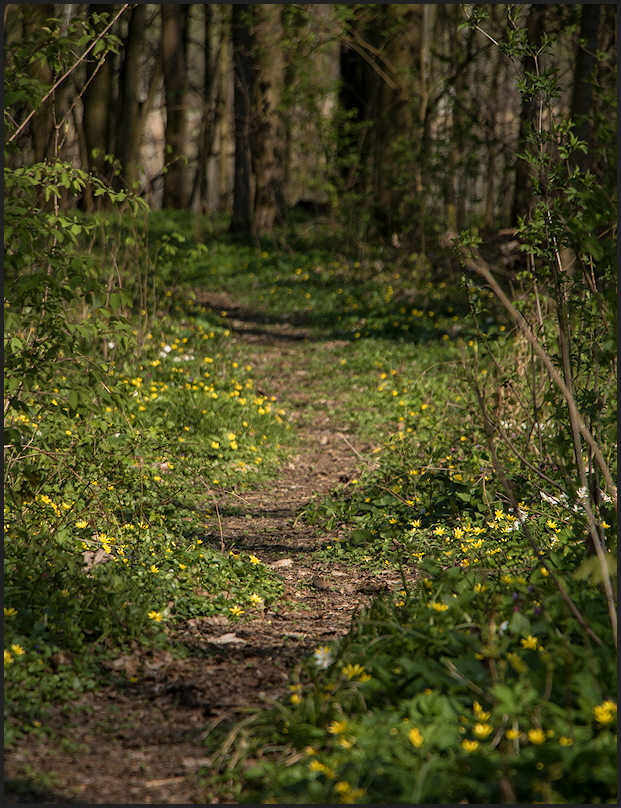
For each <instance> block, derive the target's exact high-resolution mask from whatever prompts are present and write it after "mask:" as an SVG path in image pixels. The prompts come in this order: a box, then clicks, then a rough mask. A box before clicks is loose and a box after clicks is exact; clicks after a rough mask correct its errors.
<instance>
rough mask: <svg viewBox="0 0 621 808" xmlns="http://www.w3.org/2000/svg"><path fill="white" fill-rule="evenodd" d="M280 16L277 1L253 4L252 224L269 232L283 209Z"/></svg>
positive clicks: (262, 232) (281, 216) (283, 175)
mask: <svg viewBox="0 0 621 808" xmlns="http://www.w3.org/2000/svg"><path fill="white" fill-rule="evenodd" d="M282 35H283V27H282V18H281V7H280V5H279V4H273V5H267V4H258V5H256V6H255V26H254V39H255V43H254V44H255V48H254V53H255V58H256V81H255V85H254V91H255V93H254V99H253V112H252V122H251V124H252V125H251V135H250V147H251V153H252V170H253V174H254V179H255V197H254V223H255V232H256V234H257V235H258V236H260V235H262V234H264V233H271V232H272V231H273V229H274V227H275V226H276V225H277V224H279V223H281V222H282V218H283V212H284V178H285V172H284V157H285V146H286V144H285V132H284V127H283V123H282V120H281V114H280V109H279V107H280V103H281V100H282V87H283V70H284V64H283V61H284V60H283V53H282Z"/></svg>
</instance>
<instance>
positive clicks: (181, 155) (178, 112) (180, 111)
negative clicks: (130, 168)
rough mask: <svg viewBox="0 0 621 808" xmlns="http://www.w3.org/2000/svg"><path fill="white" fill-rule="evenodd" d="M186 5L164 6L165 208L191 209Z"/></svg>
mask: <svg viewBox="0 0 621 808" xmlns="http://www.w3.org/2000/svg"><path fill="white" fill-rule="evenodd" d="M188 10H189V5H188V4H187V3H184V4H179V5H174V4H172V3H163V4H162V5H161V13H162V57H163V68H164V89H165V95H166V131H165V147H164V148H165V152H164V154H165V158H164V159H165V164H166V166H167V170H166V173H165V174H164V197H163V201H162V206H163V207H164V208H175V209H181V210H183V209H185V208H187V207H188V192H187V188H186V185H187V183H186V177H187V169H186V160H185V158H186V155H187V121H186V104H187V98H186V96H187V73H186V54H185V49H186V35H187V15H188Z"/></svg>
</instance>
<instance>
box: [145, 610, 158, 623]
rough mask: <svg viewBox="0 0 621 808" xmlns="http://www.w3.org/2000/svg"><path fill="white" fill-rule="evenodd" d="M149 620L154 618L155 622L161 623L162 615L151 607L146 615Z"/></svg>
mask: <svg viewBox="0 0 621 808" xmlns="http://www.w3.org/2000/svg"><path fill="white" fill-rule="evenodd" d="M147 617H148V618H149V620H155V622H156V623H161V621H162V615H161V613H160V612H156V611H155V609H152V610H151V611H150V612H149V614H148V615H147Z"/></svg>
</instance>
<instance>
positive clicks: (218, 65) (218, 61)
mask: <svg viewBox="0 0 621 808" xmlns="http://www.w3.org/2000/svg"><path fill="white" fill-rule="evenodd" d="M203 13H204V18H203V43H204V51H205V62H204V73H203V115H202V120H201V130H200V135H199V143H198V160H197V163H198V165H197V169H196V175H195V178H194V182H193V185H192V200H191V201H192V205H194V204H198V207H199V208H200V210H201V211H203V212H206V211H207V210H208V207H209V202H208V197H209V191H210V188H209V178H208V163H209V160H210V158H211V157H212V155H213V148H214V143H215V138H216V131H217V128H218V124H219V121H220V116H221V115H222V108H223V106H224V99H223V76H222V47H223V43H222V33H221V31H220V32H219V33H216V32H217V30H218V29H217V28H216V20H215V15H214V9H213V8H212V6H211V5H209V4H205V5H203Z"/></svg>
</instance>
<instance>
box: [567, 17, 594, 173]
mask: <svg viewBox="0 0 621 808" xmlns="http://www.w3.org/2000/svg"><path fill="white" fill-rule="evenodd" d="M599 20H600V6H599V5H586V4H585V5H583V6H582V17H581V20H580V41H579V44H578V51H577V53H576V63H575V66H574V86H573V94H572V99H571V108H570V112H569V117H570V118H571V119H572V121H574V122H575V124H576V126H575V128H574V134H575V135H576V137H577V138H579V139H580V140H584V141H585V142H586V144H587V149H588V151H587V153H586V154H585V153H584V152H581V151H578V152H574V154H573V155H572V163H573V165H575V166H578V167H579V168H580V169H581V170H582V171H584V170H586V168H588V166H589V164H590V161H591V158H590V149H589V146H590V145H591V144H590V141H591V120H590V113H591V112H592V108H593V78H594V71H595V68H596V66H597V57H596V52H597V48H598V40H599Z"/></svg>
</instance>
